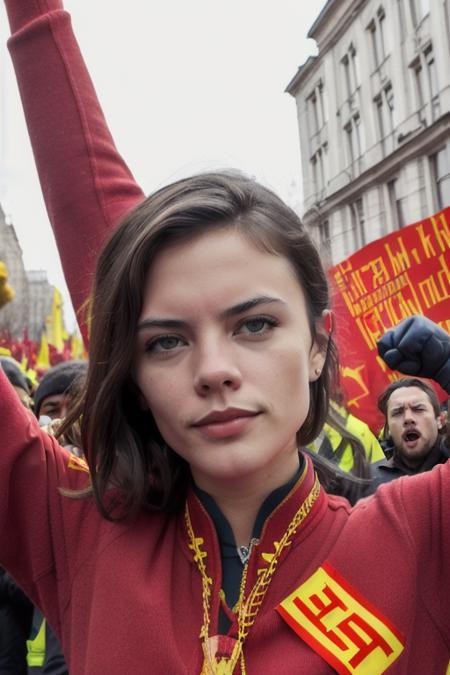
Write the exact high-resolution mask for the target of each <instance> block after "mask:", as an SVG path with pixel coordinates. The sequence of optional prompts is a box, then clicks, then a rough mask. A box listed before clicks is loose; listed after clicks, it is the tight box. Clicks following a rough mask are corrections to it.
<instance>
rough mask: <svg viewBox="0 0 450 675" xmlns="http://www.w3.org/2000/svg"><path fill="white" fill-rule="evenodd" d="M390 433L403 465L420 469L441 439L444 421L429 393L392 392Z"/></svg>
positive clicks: (404, 389)
mask: <svg viewBox="0 0 450 675" xmlns="http://www.w3.org/2000/svg"><path fill="white" fill-rule="evenodd" d="M387 421H388V426H389V433H390V435H391V437H392V440H393V442H394V445H395V448H396V450H397V452H398V453H399V454H400V455H401V457H402V460H403V462H404V463H405V464H406V466H408V467H410V468H411V469H415V468H418V467H419V466H420V465H421V464H422V463H423V462H424V460H425V459H426V457H427V456H428V454H429V452H430V450H431V449H432V447H433V445H434V444H435V443H436V441H437V438H438V431H439V429H440V428H441V427H442V420H441V418H440V416H438V417H436V414H435V412H434V410H433V406H432V405H431V402H430V399H429V398H428V395H427V394H426V392H424V391H422V389H420V388H419V387H401V388H400V389H396V390H395V391H393V392H392V394H391V396H390V397H389V401H388V407H387Z"/></svg>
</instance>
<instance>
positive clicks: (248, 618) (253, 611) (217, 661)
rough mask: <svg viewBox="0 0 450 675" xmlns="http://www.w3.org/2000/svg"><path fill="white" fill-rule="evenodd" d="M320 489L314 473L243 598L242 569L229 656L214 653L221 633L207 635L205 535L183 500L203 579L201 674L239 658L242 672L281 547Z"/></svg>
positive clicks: (222, 674)
mask: <svg viewBox="0 0 450 675" xmlns="http://www.w3.org/2000/svg"><path fill="white" fill-rule="evenodd" d="M319 493H320V483H319V479H318V478H317V475H316V478H315V481H314V485H313V486H312V488H311V490H310V492H309V494H308V496H307V497H306V499H305V501H304V502H303V503H302V504H301V506H300V508H299V509H298V511H297V512H296V513H295V515H294V517H293V518H292V520H291V522H290V523H289V525H288V526H287V529H286V531H285V532H284V534H283V536H282V537H281V539H280V541H279V542H278V541H277V542H275V552H274V553H272V554H267V553H263V554H262V558H263V560H264V561H265V562H266V563H269V564H268V566H267V567H264V568H261V569H259V570H258V578H257V580H256V582H255V584H254V586H253V588H252V589H251V591H250V593H249V594H248V596H247V598H246V599H244V592H245V585H246V581H247V569H248V563H246V564H245V566H244V570H243V572H242V579H241V585H240V591H239V600H238V603H237V623H238V636H237V640H234V644H233V649H232V652H231V656H229V657H227V656H219V657H217V656H216V652H217V646H218V641H219V638H220V636H214V637H210V635H209V625H210V608H211V587H212V579H211V577H210V576H208V574H207V571H206V558H207V555H208V554H207V552H206V551H203V550H202V548H201V547H202V545H203V544H204V539H203V538H202V537H196V536H195V534H194V530H193V528H192V522H191V517H190V514H189V507H188V505H187V504H186V509H185V514H184V516H185V521H186V528H187V533H188V537H189V544H188V546H189V548H190V550H191V551H192V553H193V558H194V562H195V564H196V565H197V568H198V571H199V573H200V576H201V579H202V600H203V625H202V627H201V630H200V636H199V637H200V639H201V641H202V649H203V657H204V662H203V667H202V671H201V674H200V675H232V673H233V672H234V669H235V667H236V664H237V663H238V662H240V667H241V674H242V675H245V673H246V670H245V660H244V652H243V646H244V642H245V640H246V639H247V636H248V634H249V632H250V629H251V627H252V626H253V624H254V623H255V619H256V616H257V614H258V612H259V610H260V608H261V605H262V603H263V600H264V597H265V595H266V593H267V589H268V588H269V584H270V582H271V580H272V577H273V575H274V573H275V571H276V568H277V565H278V561H279V558H280V556H281V553H282V551H283V550H284V549H285V548H286V547H287V546H290V544H291V543H292V539H293V537H294V535H295V533H296V532H297V529H298V528H299V526H300V525H301V523H302V522H303V521H304V520H305V518H306V517H307V516H308V514H309V513H310V511H311V509H312V507H313V505H314V503H315V501H316V500H317V497H318V496H319ZM229 639H230V638H228V640H229Z"/></svg>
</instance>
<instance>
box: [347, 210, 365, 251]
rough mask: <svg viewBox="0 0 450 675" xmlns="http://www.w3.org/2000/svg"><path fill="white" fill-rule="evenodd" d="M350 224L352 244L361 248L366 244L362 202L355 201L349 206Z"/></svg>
mask: <svg viewBox="0 0 450 675" xmlns="http://www.w3.org/2000/svg"><path fill="white" fill-rule="evenodd" d="M350 213H351V222H352V230H353V238H354V243H355V245H356V247H357V248H361V247H362V246H364V244H365V243H366V233H365V229H364V228H365V216H364V205H363V200H362V198H361V199H357V200H356V202H353V204H351V205H350Z"/></svg>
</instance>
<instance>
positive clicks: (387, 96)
mask: <svg viewBox="0 0 450 675" xmlns="http://www.w3.org/2000/svg"><path fill="white" fill-rule="evenodd" d="M374 102H375V108H376V116H377V125H378V134H379V140H380V141H382V142H383V143H384V141H385V139H386V138H387V137H388V136H389V135H390V134H392V132H393V131H394V128H395V120H394V90H393V88H392V84H391V83H389V84H387V85H386V86H385V87H384V88H383V89H382V90H381V92H380V93H379V94H378V96H376V97H375V99H374ZM385 150H386V148H385Z"/></svg>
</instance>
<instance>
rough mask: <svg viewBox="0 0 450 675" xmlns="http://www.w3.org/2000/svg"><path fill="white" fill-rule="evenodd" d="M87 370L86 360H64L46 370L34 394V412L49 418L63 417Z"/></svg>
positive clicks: (38, 415)
mask: <svg viewBox="0 0 450 675" xmlns="http://www.w3.org/2000/svg"><path fill="white" fill-rule="evenodd" d="M86 372H87V362H86V361H81V360H73V361H64V362H62V363H58V364H57V365H56V366H53V368H50V369H49V370H47V372H46V373H45V375H44V376H43V378H42V379H41V381H40V382H39V385H38V387H37V389H36V392H35V394H34V412H35V415H36V417H37V418H38V419H39V418H40V417H41V416H43V417H49V418H50V419H52V420H53V419H64V417H66V415H67V411H68V408H69V406H70V404H71V401H72V400H73V398H74V396H76V394H77V392H78V389H79V387H80V384H81V381H82V380H83V378H84V377H85V375H86Z"/></svg>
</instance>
